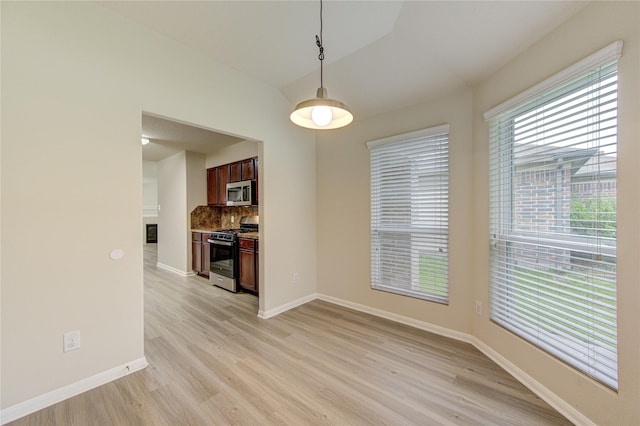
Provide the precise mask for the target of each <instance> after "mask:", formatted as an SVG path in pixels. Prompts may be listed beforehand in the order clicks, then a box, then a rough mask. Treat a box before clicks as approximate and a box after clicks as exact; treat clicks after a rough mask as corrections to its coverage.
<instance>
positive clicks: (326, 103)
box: [289, 0, 353, 130]
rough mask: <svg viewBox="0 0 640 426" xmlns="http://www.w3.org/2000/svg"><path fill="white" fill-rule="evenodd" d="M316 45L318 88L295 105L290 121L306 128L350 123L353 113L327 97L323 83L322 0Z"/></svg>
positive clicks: (333, 127) (340, 125)
mask: <svg viewBox="0 0 640 426" xmlns="http://www.w3.org/2000/svg"><path fill="white" fill-rule="evenodd" d="M316 46H318V49H320V54H319V55H318V59H319V60H320V88H318V91H317V93H316V97H315V98H314V99H308V100H306V101H302V102H300V103H299V104H298V105H296V109H295V110H294V111H293V112H292V113H291V116H290V117H289V118H291V121H293V122H294V123H295V124H297V125H298V126H301V127H306V128H308V129H319V130H323V129H337V128H339V127H344V126H346V125H347V124H349V123H351V121H352V120H353V115H352V114H351V112H350V111H349V108H347V106H346V105H345V104H343V103H342V102H340V101H337V100H335V99H331V98H328V97H327V89H325V87H324V84H323V69H322V61H324V47H323V45H322V0H320V37H318V36H317V35H316Z"/></svg>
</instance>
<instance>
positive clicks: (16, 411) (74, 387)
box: [0, 357, 149, 425]
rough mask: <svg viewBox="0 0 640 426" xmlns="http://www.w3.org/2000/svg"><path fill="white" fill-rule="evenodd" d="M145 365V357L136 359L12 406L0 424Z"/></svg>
mask: <svg viewBox="0 0 640 426" xmlns="http://www.w3.org/2000/svg"><path fill="white" fill-rule="evenodd" d="M147 365H149V364H148V363H147V359H146V358H145V357H142V358H138V359H136V360H134V361H132V362H129V363H127V364H123V365H120V366H118V367H114V368H111V369H109V370H106V371H103V372H101V373H98V374H95V375H93V376H91V377H87V378H86V379H82V380H80V381H78V382H75V383H71V384H70V385H67V386H64V387H61V388H59V389H55V390H52V391H51V392H47V393H45V394H44V395H40V396H37V397H35V398H32V399H29V400H27V401H24V402H21V403H19V404H16V405H14V406H11V407H8V408H5V409H4V410H2V411H1V412H0V424H3V425H4V424H7V423H9V422H12V421H14V420H17V419H19V418H21V417H24V416H26V415H28V414H31V413H35V412H36V411H38V410H42V409H43V408H46V407H49V406H51V405H53V404H57V403H58V402H61V401H64V400H65V399H69V398H71V397H73V396H76V395H78V394H81V393H82V392H86V391H88V390H91V389H93V388H97V387H98V386H102V385H104V384H106V383H109V382H112V381H114V380H116V379H119V378H120V377H124V376H126V375H128V374H131V373H133V372H136V371H138V370H142V369H143V368H145V367H146V366H147Z"/></svg>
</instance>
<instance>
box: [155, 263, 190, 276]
mask: <svg viewBox="0 0 640 426" xmlns="http://www.w3.org/2000/svg"><path fill="white" fill-rule="evenodd" d="M156 266H157V267H158V268H160V269H164V270H165V271H169V272H173V273H174V274H176V275H180V276H181V277H192V276H194V275H195V274H196V273H195V272H193V271H191V272H185V271H181V270H180V269H178V268H174V267H173V266H169V265H165V264H164V263H160V262H158V263H156Z"/></svg>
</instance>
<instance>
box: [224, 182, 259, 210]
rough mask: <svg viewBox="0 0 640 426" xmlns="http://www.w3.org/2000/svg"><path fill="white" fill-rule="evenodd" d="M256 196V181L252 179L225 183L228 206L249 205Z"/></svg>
mask: <svg viewBox="0 0 640 426" xmlns="http://www.w3.org/2000/svg"><path fill="white" fill-rule="evenodd" d="M255 197H256V183H255V181H252V180H243V181H241V182H231V183H228V184H227V205H228V206H250V205H252V204H253V200H255Z"/></svg>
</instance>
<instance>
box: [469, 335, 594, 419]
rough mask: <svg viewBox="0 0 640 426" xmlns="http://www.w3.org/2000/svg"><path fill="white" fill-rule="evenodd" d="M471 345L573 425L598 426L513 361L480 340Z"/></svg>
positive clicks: (474, 339) (475, 340) (476, 339)
mask: <svg viewBox="0 0 640 426" xmlns="http://www.w3.org/2000/svg"><path fill="white" fill-rule="evenodd" d="M471 343H472V344H473V346H475V347H476V348H478V350H479V351H480V352H482V353H483V354H485V355H486V356H487V357H489V358H490V359H491V360H492V361H493V362H495V363H496V364H498V365H499V366H500V367H502V368H503V369H504V370H506V371H507V373H509V374H511V375H512V376H513V377H515V378H516V379H517V380H518V381H519V382H520V383H522V384H523V385H525V386H526V387H527V388H528V389H529V390H531V392H533V393H535V394H536V395H538V396H539V397H540V399H542V400H543V401H545V402H546V403H547V404H549V405H550V406H552V407H553V408H555V409H556V410H558V412H559V413H560V414H562V415H563V416H565V417H566V418H567V419H569V420H570V421H571V422H572V423H573V424H576V425H583V426H596V424H595V423H593V422H592V421H591V420H589V419H588V418H587V417H585V416H584V415H583V414H582V413H581V412H579V411H578V410H576V409H575V408H574V407H573V406H572V405H569V404H568V403H567V402H566V401H564V400H563V399H562V398H560V397H558V395H556V394H555V393H553V392H552V391H550V390H549V389H548V388H547V387H545V386H544V385H543V384H542V383H540V382H538V381H537V380H535V379H534V378H533V377H531V376H530V375H528V374H527V373H526V372H525V371H524V370H522V369H521V368H520V367H518V366H516V365H515V364H513V363H512V362H511V361H509V360H508V359H506V358H505V357H503V356H502V355H500V354H499V353H498V352H496V351H495V350H493V349H492V348H491V347H489V346H488V345H487V344H486V343H484V342H483V341H481V340H480V339H478V338H476V337H474V338H473V341H472V342H471Z"/></svg>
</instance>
